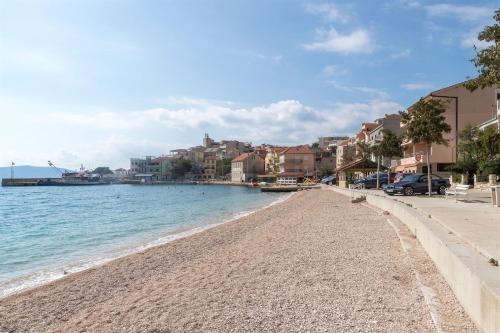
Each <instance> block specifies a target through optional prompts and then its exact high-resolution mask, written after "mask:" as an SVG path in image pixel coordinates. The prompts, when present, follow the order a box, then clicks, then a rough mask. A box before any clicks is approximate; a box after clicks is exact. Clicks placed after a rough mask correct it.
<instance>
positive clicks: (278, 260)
mask: <svg viewBox="0 0 500 333" xmlns="http://www.w3.org/2000/svg"><path fill="white" fill-rule="evenodd" d="M415 246H418V244H416V245H415ZM412 261H413V260H412V259H411V258H410V257H409V256H408V254H407V253H406V252H405V251H403V249H402V246H401V241H400V239H399V237H398V235H397V234H396V233H395V232H394V230H393V227H392V226H391V225H390V224H389V223H388V222H387V216H386V215H384V214H381V213H378V212H376V211H374V210H373V209H372V208H370V207H366V206H364V205H360V204H355V203H352V202H351V201H350V200H349V198H347V197H345V196H342V195H340V194H337V193H335V192H333V191H326V190H317V191H301V192H297V193H295V194H293V196H290V197H289V198H288V200H284V201H283V202H280V203H279V204H275V205H273V206H271V207H268V208H267V209H261V210H259V211H257V212H254V213H252V214H248V215H247V216H244V217H241V218H239V219H236V220H234V221H232V222H231V223H224V224H221V225H218V226H217V227H213V228H210V229H207V230H204V231H203V232H199V233H196V234H193V235H191V236H190V237H185V238H181V239H177V240H175V241H172V242H169V243H167V244H164V245H161V246H156V247H152V248H149V249H147V250H144V251H143V252H139V253H135V254H132V255H128V256H125V257H122V258H120V259H117V260H113V261H111V262H109V263H107V264H104V265H101V266H98V267H94V268H91V269H88V270H85V271H82V272H79V273H75V274H71V275H69V276H67V277H66V278H64V279H59V280H57V281H53V282H51V283H48V284H46V285H43V286H41V287H38V288H34V289H31V290H27V291H24V292H21V293H18V294H15V295H11V296H9V297H7V298H4V299H0V332H3V331H6V332H11V333H17V332H61V333H62V332H90V331H92V332H95V331H99V332H106V333H107V332H228V331H238V332H239V331H251V332H304V331H319V332H360V331H363V332H364V331H366V332H373V331H381V332H431V331H435V327H434V323H433V321H432V318H431V314H430V312H429V307H428V305H427V304H426V300H425V297H424V295H423V293H422V290H421V283H419V281H418V280H417V279H416V278H415V274H414V269H413V263H412ZM418 262H419V263H420V262H422V263H423V264H424V271H425V272H427V271H428V269H427V265H431V263H430V262H429V259H428V258H427V257H423V256H421V257H418ZM437 274H438V273H437V272H435V273H432V274H431V275H429V276H428V277H429V279H432V281H441V282H440V283H439V284H438V285H437V286H436V290H437V291H439V290H440V288H443V289H446V288H448V287H446V286H445V284H446V282H445V281H444V280H443V279H442V277H440V276H438V275H437ZM426 277H427V275H426ZM446 290H449V288H448V289H446ZM437 295H441V293H439V292H438V293H437ZM447 295H448V294H447ZM436 301H437V300H436ZM439 304H441V306H442V307H439V308H438V310H439V311H444V312H441V318H442V319H443V323H445V324H446V326H444V327H450V328H453V329H450V331H460V332H475V329H474V327H473V326H471V325H472V324H471V323H470V320H468V318H467V316H466V315H464V312H463V309H461V308H460V306H459V305H457V302H456V300H454V299H453V297H452V296H451V295H450V297H446V298H444V302H442V303H439ZM443 313H444V314H445V315H444V316H443V315H442V314H443Z"/></svg>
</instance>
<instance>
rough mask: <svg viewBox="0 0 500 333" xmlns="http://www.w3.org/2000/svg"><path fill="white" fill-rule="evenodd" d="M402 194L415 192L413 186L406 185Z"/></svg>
mask: <svg viewBox="0 0 500 333" xmlns="http://www.w3.org/2000/svg"><path fill="white" fill-rule="evenodd" d="M403 193H404V195H413V194H415V191H414V190H413V187H411V186H407V187H405V188H404V190H403Z"/></svg>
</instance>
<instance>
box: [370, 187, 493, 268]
mask: <svg viewBox="0 0 500 333" xmlns="http://www.w3.org/2000/svg"><path fill="white" fill-rule="evenodd" d="M469 192H470V194H469V195H468V196H467V198H464V197H459V199H458V201H457V202H455V199H454V198H453V197H450V199H448V200H446V199H445V198H444V197H443V196H432V197H430V198H429V197H428V196H425V195H418V196H411V197H406V196H388V195H386V194H384V193H383V192H382V191H375V190H374V191H371V190H370V191H369V193H370V194H378V195H383V196H386V197H388V198H391V199H394V200H399V201H401V202H404V203H407V204H410V205H412V206H413V207H415V208H417V209H418V210H420V211H421V212H423V213H424V214H430V215H431V218H432V219H434V220H436V221H437V222H439V223H440V224H441V225H442V226H443V227H444V228H446V229H447V230H449V231H451V232H452V233H454V234H455V235H457V236H458V237H460V238H461V239H462V240H463V241H465V242H467V243H468V244H469V245H470V246H472V247H473V248H474V249H476V250H477V251H478V252H480V253H481V254H482V255H484V256H485V257H486V258H487V259H490V258H494V259H496V260H500V208H498V207H493V206H492V205H491V203H490V193H489V192H488V191H479V190H470V191H469Z"/></svg>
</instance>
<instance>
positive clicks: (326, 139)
mask: <svg viewBox="0 0 500 333" xmlns="http://www.w3.org/2000/svg"><path fill="white" fill-rule="evenodd" d="M347 139H349V137H348V136H320V137H319V138H318V147H319V148H321V149H328V147H330V146H337V144H338V142H339V141H343V140H347Z"/></svg>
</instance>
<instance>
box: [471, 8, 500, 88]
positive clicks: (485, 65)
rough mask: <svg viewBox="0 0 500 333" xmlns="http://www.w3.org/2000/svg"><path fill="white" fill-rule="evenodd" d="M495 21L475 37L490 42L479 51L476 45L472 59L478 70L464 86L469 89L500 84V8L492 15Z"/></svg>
mask: <svg viewBox="0 0 500 333" xmlns="http://www.w3.org/2000/svg"><path fill="white" fill-rule="evenodd" d="M493 18H494V19H495V21H496V23H495V24H493V25H489V26H486V27H485V28H484V30H483V31H481V32H480V33H479V35H478V37H477V39H478V40H479V41H481V42H489V43H491V45H490V46H488V47H487V48H485V49H482V50H480V51H478V50H477V48H476V47H474V48H475V49H476V56H475V57H474V59H472V62H473V63H474V66H476V68H477V71H478V74H479V75H478V77H477V78H475V79H472V80H470V81H468V82H467V83H466V84H465V87H466V88H467V89H469V90H470V91H474V90H476V89H477V88H485V87H489V86H496V85H499V84H500V9H497V10H495V15H493Z"/></svg>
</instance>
